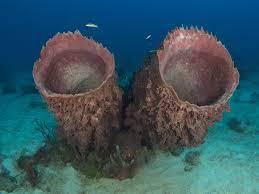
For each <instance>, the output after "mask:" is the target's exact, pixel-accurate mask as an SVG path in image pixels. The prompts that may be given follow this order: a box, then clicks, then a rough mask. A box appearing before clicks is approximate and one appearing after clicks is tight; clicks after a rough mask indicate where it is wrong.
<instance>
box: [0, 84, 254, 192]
mask: <svg viewBox="0 0 259 194" xmlns="http://www.w3.org/2000/svg"><path fill="white" fill-rule="evenodd" d="M256 87H257V86H256V85H255V84H252V83H251V82H245V81H242V82H241V84H240V87H239V88H238V90H237V91H236V93H235V95H234V96H233V98H232V101H231V108H232V112H231V113H226V114H224V119H223V120H222V122H220V123H217V124H216V125H214V126H213V127H212V128H211V129H210V130H209V133H208V136H207V138H206V142H205V143H204V144H203V145H201V146H199V147H197V148H194V149H186V150H185V151H184V153H182V154H181V155H180V156H179V157H176V156H172V155H171V154H169V153H159V154H158V155H157V156H156V157H155V158H154V159H153V160H152V161H151V162H150V163H149V164H148V165H147V166H145V167H143V168H142V169H140V170H139V172H138V174H137V175H136V176H135V177H134V178H133V179H128V180H124V181H118V180H113V179H100V180H89V179H87V178H85V177H84V176H83V175H81V174H80V173H79V172H77V171H76V170H75V169H73V167H71V166H70V165H67V166H66V167H65V168H63V167H58V166H49V167H40V169H39V171H40V183H39V185H38V186H37V187H36V188H32V187H31V186H30V185H29V184H24V186H21V187H19V188H18V189H17V190H15V192H14V193H64V194H65V193H69V194H73V193H94V194H95V193H141V194H143V193H150V194H151V193H154V194H160V193H164V194H165V193H176V194H178V193H180V194H185V193H186V194H187V193H188V194H189V193H195V194H196V193H199V194H200V193H201V194H203V193H204V194H205V193H208V194H211V193H233V194H234V193H235V194H239V193H240V194H241V193H242V194H243V193H248V194H255V193H259V152H258V150H259V141H258V140H259V102H257V103H254V104H249V103H244V101H246V100H249V97H250V94H251V93H252V92H253V91H257V92H258V93H259V87H257V88H256ZM39 99H40V97H39V96H37V95H27V96H23V97H20V96H19V94H14V95H5V96H3V95H2V96H0V100H1V104H0V153H1V155H3V156H4V161H3V165H4V166H5V167H6V168H7V169H8V170H10V172H11V175H13V176H14V175H17V174H18V173H19V171H18V170H17V169H16V166H15V159H17V158H18V157H19V156H20V154H24V153H34V152H35V151H36V150H37V148H39V147H40V146H41V145H42V142H43V139H42V137H41V134H39V133H38V132H37V131H35V130H34V129H33V127H34V123H33V120H34V118H39V119H41V120H45V121H47V123H49V124H50V125H54V121H53V118H52V116H51V114H50V113H48V112H47V110H46V109H45V110H44V109H42V108H39V109H29V108H28V103H29V101H31V100H39ZM240 101H242V102H240ZM231 117H237V118H239V119H241V120H242V122H243V123H242V126H244V127H246V131H245V133H238V132H236V131H233V130H230V129H228V127H227V125H226V121H227V120H228V118H231ZM248 120H249V122H250V124H249V125H248V124H245V123H247V121H248ZM190 150H199V151H201V156H200V164H199V165H198V166H195V167H194V168H193V170H192V171H190V172H185V171H184V167H185V166H186V163H185V162H184V156H185V154H186V153H187V152H189V151H190ZM0 193H5V192H4V191H0Z"/></svg>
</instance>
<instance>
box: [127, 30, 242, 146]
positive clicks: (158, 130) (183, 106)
mask: <svg viewBox="0 0 259 194" xmlns="http://www.w3.org/2000/svg"><path fill="white" fill-rule="evenodd" d="M238 82H239V73H238V71H237V69H236V68H235V67H234V64H233V61H232V59H231V56H230V54H229V53H228V51H227V49H226V48H225V47H224V45H222V43H221V42H220V41H218V40H217V39H216V38H215V37H214V36H212V35H210V34H208V33H206V32H204V31H203V30H198V29H197V28H196V29H195V28H190V29H184V28H177V29H176V30H174V31H172V32H170V33H169V34H168V36H167V37H166V39H165V40H164V42H163V45H162V46H161V48H159V49H158V51H157V52H156V53H154V54H153V55H152V56H150V57H149V58H148V59H147V61H146V63H145V66H144V67H143V68H142V69H141V70H140V71H139V72H138V73H137V74H136V76H135V80H134V85H133V89H132V94H133V98H132V102H131V103H130V105H129V106H128V107H127V110H126V116H127V118H126V120H125V122H124V123H125V126H127V127H129V130H132V131H134V132H135V133H136V134H139V136H140V137H141V138H142V142H144V143H145V144H146V145H148V146H152V147H153V148H160V149H172V148H175V147H177V146H178V145H180V146H197V145H199V144H201V143H202V142H203V141H204V137H205V135H206V131H207V128H208V127H209V126H210V125H212V124H213V123H214V122H216V121H219V120H220V119H221V116H222V112H223V111H224V110H229V107H228V100H229V99H230V97H231V96H232V94H233V92H234V90H235V89H236V87H237V85H238Z"/></svg>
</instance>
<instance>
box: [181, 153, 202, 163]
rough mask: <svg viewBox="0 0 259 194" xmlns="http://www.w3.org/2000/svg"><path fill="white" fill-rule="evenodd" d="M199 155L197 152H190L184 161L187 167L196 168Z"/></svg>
mask: <svg viewBox="0 0 259 194" xmlns="http://www.w3.org/2000/svg"><path fill="white" fill-rule="evenodd" d="M200 155H201V152H199V151H190V152H188V153H187V154H186V155H185V158H184V161H185V162H186V163H187V164H189V165H193V166H196V165H198V164H199V163H200V158H199V157H200Z"/></svg>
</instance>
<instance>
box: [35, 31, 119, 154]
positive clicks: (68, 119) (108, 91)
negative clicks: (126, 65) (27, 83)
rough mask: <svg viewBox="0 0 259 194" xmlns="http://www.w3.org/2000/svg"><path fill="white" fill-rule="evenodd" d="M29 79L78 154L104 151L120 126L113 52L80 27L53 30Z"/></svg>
mask: <svg viewBox="0 0 259 194" xmlns="http://www.w3.org/2000/svg"><path fill="white" fill-rule="evenodd" d="M33 77H34V80H35V83H36V87H37V88H38V90H39V91H40V93H41V95H42V96H43V98H44V99H45V101H46V103H47V105H48V107H49V109H50V110H51V111H52V112H53V113H54V114H55V116H56V118H57V121H58V124H59V129H61V130H60V131H59V134H60V135H63V136H64V137H65V138H66V139H67V141H68V142H69V143H70V144H71V145H72V146H73V148H74V149H75V151H76V152H77V153H78V156H80V157H82V158H85V156H86V154H87V153H88V152H89V151H90V150H95V151H97V152H101V151H103V152H104V151H105V150H106V149H107V148H108V146H109V143H110V138H111V135H112V134H113V133H114V131H116V130H117V129H118V128H119V124H120V111H121V107H122V105H121V104H122V91H121V90H120V89H119V87H118V86H117V84H116V74H115V61H114V57H113V55H112V54H111V53H110V52H109V51H108V50H107V49H106V48H104V47H103V46H102V45H100V44H98V43H96V42H95V41H94V40H92V39H88V38H86V37H84V36H82V35H81V34H80V32H78V31H76V32H74V33H71V32H69V33H62V34H57V35H56V36H55V37H53V38H52V39H51V40H49V41H48V42H47V44H46V47H44V48H43V49H42V51H41V56H40V59H39V60H38V61H37V62H36V63H35V65H34V69H33Z"/></svg>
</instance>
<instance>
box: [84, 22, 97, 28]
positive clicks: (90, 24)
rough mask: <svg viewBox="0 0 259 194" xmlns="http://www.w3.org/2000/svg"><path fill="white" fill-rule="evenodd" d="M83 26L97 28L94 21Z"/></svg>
mask: <svg viewBox="0 0 259 194" xmlns="http://www.w3.org/2000/svg"><path fill="white" fill-rule="evenodd" d="M85 26H86V27H88V28H98V26H97V25H96V24H94V23H88V24H86V25H85Z"/></svg>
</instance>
